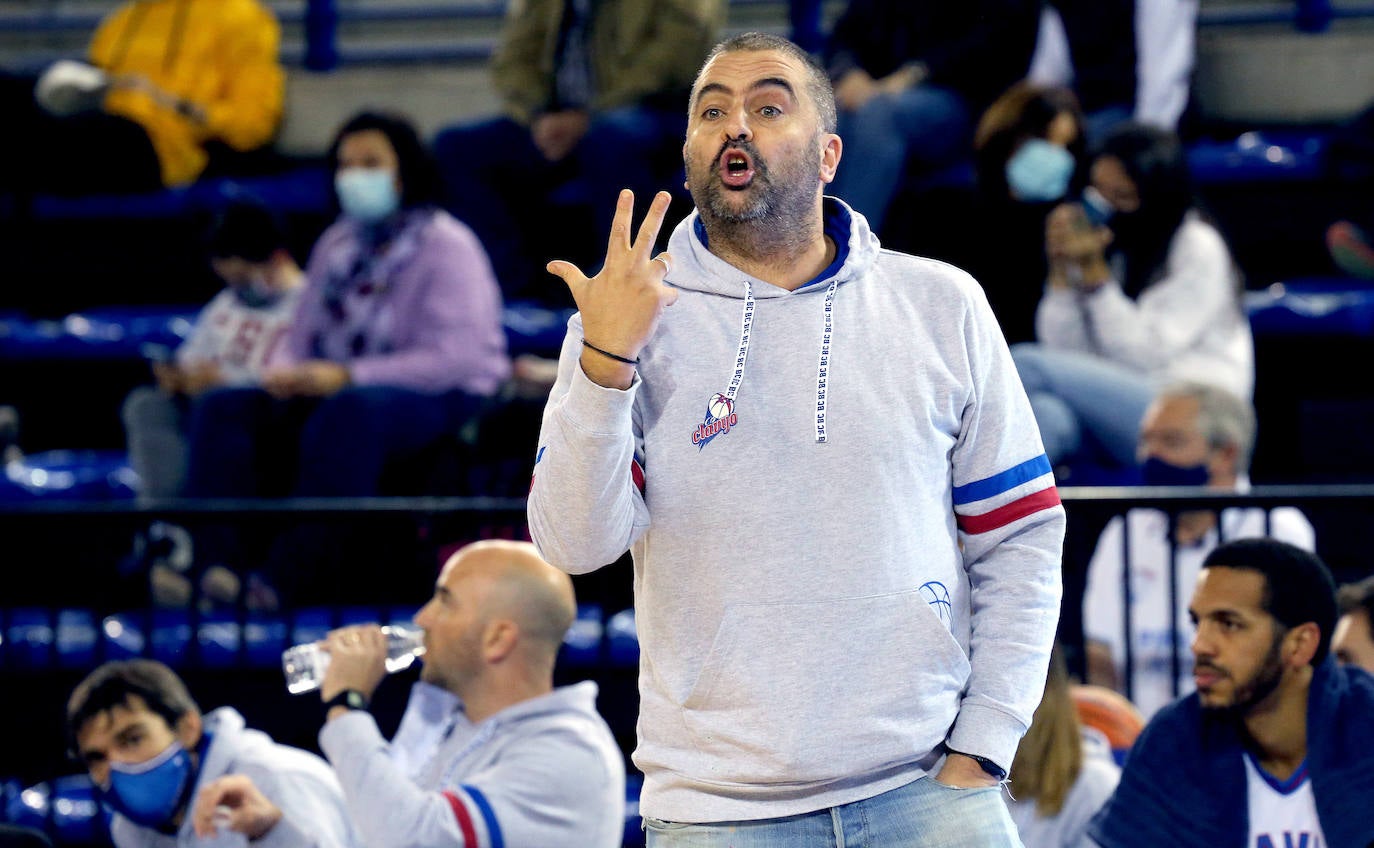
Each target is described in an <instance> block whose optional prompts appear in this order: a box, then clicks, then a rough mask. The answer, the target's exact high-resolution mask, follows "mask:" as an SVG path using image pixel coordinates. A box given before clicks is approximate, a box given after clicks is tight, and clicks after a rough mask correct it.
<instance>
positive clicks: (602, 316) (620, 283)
mask: <svg viewBox="0 0 1374 848" xmlns="http://www.w3.org/2000/svg"><path fill="white" fill-rule="evenodd" d="M671 199H672V198H671V196H670V195H669V194H668V192H666V191H660V192H659V193H658V194H657V195H655V196H654V200H653V203H651V204H650V205H649V211H648V212H647V213H646V214H645V216H644V220H643V222H641V223H640V225H639V232H638V233H636V234H635V235H634V237H633V238H631V233H630V230H631V225H632V218H633V214H634V193H633V192H631V191H629V190H628V189H627V190H624V191H621V192H620V198H619V200H618V201H617V202H616V208H615V219H614V220H613V221H612V222H611V235H610V243H609V244H608V245H607V247H606V262H605V264H604V265H602V267H601V271H600V272H599V273H598V274H597V275H596V276H595V277H591V278H588V277H587V276H586V275H585V274H583V273H582V271H581V269H579V268H578V267H577V266H576V265H574V264H572V263H571V262H565V261H563V260H561V259H558V260H554V261H553V262H550V263H549V264H548V266H547V268H548V271H549V273H551V274H553V275H555V276H557V277H559V278H561V279H562V280H563V282H564V283H567V285H568V290H569V291H571V292H572V297H573V301H574V302H575V303H576V304H577V309H578V312H580V313H581V315H582V334H583V344H584V347H583V350H582V359H581V362H582V371H583V373H585V374H586V375H587V378H588V379H590V380H591V381H592V382H594V383H597V384H598V385H601V386H605V387H607V388H617V389H625V388H629V386H630V384H631V383H632V382H633V381H634V366H635V362H636V360H637V359H638V357H639V352H640V351H641V350H643V349H644V346H645V345H647V344H648V343H649V340H650V339H651V338H653V335H654V331H655V330H657V329H658V322H659V319H660V318H661V317H662V316H663V310H664V308H665V307H667V306H670V305H672V304H673V303H674V302H675V301H676V300H677V289H675V288H673V287H672V286H669V285H667V284H666V283H665V282H664V278H665V277H667V276H668V274H669V272H670V271H671V269H672V257H671V256H669V255H668V254H667V253H660V254H659V255H658V256H653V255H652V254H653V250H654V242H655V241H656V240H657V239H658V232H659V229H660V228H661V227H662V226H663V218H664V216H665V215H666V214H667V212H668V204H669V202H670V200H671Z"/></svg>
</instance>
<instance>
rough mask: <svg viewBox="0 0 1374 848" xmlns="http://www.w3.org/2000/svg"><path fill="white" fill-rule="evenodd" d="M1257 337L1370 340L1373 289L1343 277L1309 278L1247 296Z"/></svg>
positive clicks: (1373, 316)
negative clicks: (1323, 337)
mask: <svg viewBox="0 0 1374 848" xmlns="http://www.w3.org/2000/svg"><path fill="white" fill-rule="evenodd" d="M1245 310H1246V312H1247V313H1248V314H1249V316H1250V326H1251V328H1252V329H1253V330H1254V332H1255V335H1257V336H1261V335H1263V336H1292V335H1320V336H1326V337H1335V336H1340V337H1346V338H1352V337H1353V338H1366V339H1367V338H1374V285H1371V284H1370V283H1369V281H1368V280H1357V279H1351V278H1345V277H1309V278H1305V279H1298V280H1289V281H1286V282H1281V283H1274V284H1273V285H1271V286H1269V287H1268V288H1266V289H1264V290H1262V291H1254V292H1247V293H1246V295H1245Z"/></svg>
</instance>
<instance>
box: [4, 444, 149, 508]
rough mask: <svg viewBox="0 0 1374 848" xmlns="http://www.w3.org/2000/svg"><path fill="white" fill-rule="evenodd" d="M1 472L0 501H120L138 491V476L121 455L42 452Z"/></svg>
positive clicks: (119, 453)
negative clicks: (2, 473) (3, 472)
mask: <svg viewBox="0 0 1374 848" xmlns="http://www.w3.org/2000/svg"><path fill="white" fill-rule="evenodd" d="M4 469H5V474H4V477H3V478H0V501H23V500H34V499H53V500H82V501H100V500H122V499H127V498H132V497H134V496H135V494H136V493H137V491H138V475H137V474H135V473H134V470H133V469H132V468H130V467H129V459H128V456H127V455H126V454H125V453H124V452H123V451H94V450H79V451H71V450H51V451H43V452H42V453H35V454H29V455H27V456H25V457H22V458H21V459H18V460H15V461H13V462H9V463H6V464H5V467H4Z"/></svg>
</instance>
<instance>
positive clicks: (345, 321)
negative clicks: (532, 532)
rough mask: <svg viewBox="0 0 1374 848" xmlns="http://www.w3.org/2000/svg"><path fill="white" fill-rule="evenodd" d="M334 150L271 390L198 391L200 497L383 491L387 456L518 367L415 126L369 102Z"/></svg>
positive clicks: (429, 440) (493, 293) (459, 414)
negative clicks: (331, 202)
mask: <svg viewBox="0 0 1374 848" xmlns="http://www.w3.org/2000/svg"><path fill="white" fill-rule="evenodd" d="M329 156H330V163H331V167H332V170H333V171H334V175H335V176H334V188H335V192H336V195H337V198H338V202H339V206H340V207H341V209H342V215H341V216H340V218H339V220H338V221H337V222H336V223H335V224H334V225H333V226H331V227H330V228H329V229H328V230H326V231H325V233H324V234H323V235H322V236H321V237H320V239H319V241H318V242H317V243H316V245H315V248H314V250H313V251H312V252H311V256H310V261H309V263H308V265H307V267H306V286H305V290H304V291H303V292H302V294H301V296H300V304H299V307H298V309H297V312H296V317H295V319H294V320H293V321H292V323H291V326H290V328H289V329H288V330H287V333H286V336H285V338H284V339H283V341H282V344H281V345H279V346H278V347H277V348H275V350H274V352H273V356H272V358H271V359H270V360H269V362H268V363H267V369H266V371H265V373H264V374H263V378H262V387H261V388H258V387H250V388H234V387H228V388H220V389H217V390H215V391H211V392H207V393H205V394H203V395H201V396H200V397H199V398H198V399H197V401H196V403H195V406H194V407H193V410H192V419H191V430H190V443H191V452H190V462H189V466H188V470H187V494H189V495H191V496H196V497H207V496H211V497H213V496H221V497H255V496H262V495H274V494H275V495H286V494H295V495H300V496H366V495H374V494H377V493H378V492H379V491H380V489H379V486H380V483H381V481H382V476H383V472H384V471H385V470H386V469H387V468H388V467H393V466H394V464H395V463H396V462H397V461H399V460H401V459H404V458H407V457H413V456H415V455H417V454H418V453H420V452H423V451H424V450H426V449H427V448H429V447H431V446H432V445H433V444H435V443H436V442H437V441H439V440H441V439H442V438H443V437H444V436H445V435H449V434H456V433H457V432H458V431H459V429H460V428H461V427H462V425H463V424H464V423H466V422H467V421H468V420H469V419H470V418H471V417H472V416H473V415H474V414H475V413H476V412H477V410H478V408H479V405H480V403H481V401H482V400H483V399H484V398H487V397H490V396H492V395H493V394H494V393H495V392H496V391H497V389H498V388H499V387H500V386H501V384H502V383H503V382H504V381H505V380H506V378H507V377H508V376H509V375H510V360H509V358H508V357H507V355H506V337H505V332H504V329H503V325H502V306H501V292H500V289H499V287H498V286H497V284H496V280H495V278H494V277H493V276H492V272H491V265H490V263H489V262H488V261H487V256H486V253H485V252H484V251H483V250H482V245H481V243H480V242H479V241H478V240H477V237H476V236H474V235H473V233H472V231H471V230H469V229H468V228H467V227H466V226H464V225H463V224H462V223H460V222H458V221H457V220H455V219H454V218H453V217H452V216H451V215H449V214H448V213H447V212H445V211H443V210H441V209H439V208H438V206H437V201H438V197H439V185H438V180H437V178H436V176H435V173H434V165H433V161H432V159H431V158H430V156H429V154H428V152H427V151H426V150H425V148H424V145H423V144H422V143H421V141H420V139H419V137H418V135H417V134H416V132H415V129H414V128H413V127H412V126H411V125H410V124H409V123H408V122H406V121H405V120H403V119H400V118H397V117H393V116H388V115H380V114H373V113H364V114H361V115H358V116H356V117H354V118H352V119H350V120H349V121H348V122H347V123H346V124H345V125H344V126H343V128H342V129H341V130H340V131H339V133H338V135H337V136H336V138H335V141H334V143H333V145H332V146H331V149H330V154H329ZM278 576H285V575H278Z"/></svg>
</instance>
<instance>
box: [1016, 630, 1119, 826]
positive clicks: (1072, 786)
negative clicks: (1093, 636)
mask: <svg viewBox="0 0 1374 848" xmlns="http://www.w3.org/2000/svg"><path fill="white" fill-rule="evenodd" d="M1120 777H1121V770H1120V769H1119V768H1117V765H1116V763H1115V762H1113V760H1112V751H1111V748H1110V747H1109V746H1108V743H1107V739H1106V737H1104V736H1103V735H1102V734H1101V733H1099V732H1098V731H1097V730H1094V729H1091V728H1088V727H1085V726H1084V725H1083V724H1081V723H1080V722H1079V719H1078V712H1077V708H1076V707H1075V704H1074V699H1073V695H1072V692H1071V688H1070V685H1069V670H1068V666H1066V665H1065V663H1064V654H1063V651H1062V650H1061V649H1059V648H1058V647H1056V648H1055V650H1054V653H1052V654H1051V655H1050V670H1049V675H1048V676H1047V677H1046V679H1045V695H1044V697H1043V698H1041V699H1040V706H1038V707H1036V708H1035V717H1034V719H1032V721H1031V726H1030V729H1029V730H1027V731H1026V735H1025V736H1023V737H1021V744H1020V745H1019V746H1017V748H1016V758H1015V759H1013V760H1012V763H1011V777H1010V784H1011V785H1010V787H1009V789H1010V799H1009V800H1008V802H1007V808H1008V809H1009V810H1011V820H1012V821H1013V822H1015V823H1016V830H1017V832H1019V833H1020V835H1021V842H1022V844H1023V845H1024V846H1025V848H1080V846H1084V845H1087V844H1088V843H1087V841H1086V840H1087V831H1088V821H1089V820H1090V819H1091V818H1092V817H1093V815H1094V814H1095V813H1097V811H1098V810H1099V809H1101V807H1102V805H1103V804H1105V803H1106V802H1107V799H1108V798H1110V797H1111V795H1112V790H1113V789H1115V788H1116V782H1117V780H1118V779H1120Z"/></svg>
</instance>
